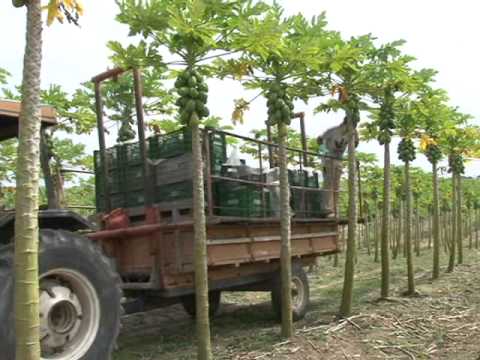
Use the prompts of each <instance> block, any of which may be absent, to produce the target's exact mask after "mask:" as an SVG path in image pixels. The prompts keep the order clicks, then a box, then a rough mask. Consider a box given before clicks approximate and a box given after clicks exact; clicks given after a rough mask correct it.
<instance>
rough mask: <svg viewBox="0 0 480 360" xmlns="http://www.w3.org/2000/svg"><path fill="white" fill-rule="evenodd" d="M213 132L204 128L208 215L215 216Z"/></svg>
mask: <svg viewBox="0 0 480 360" xmlns="http://www.w3.org/2000/svg"><path fill="white" fill-rule="evenodd" d="M209 134H211V133H210V132H209V131H208V130H207V129H204V130H203V146H204V151H205V167H206V182H207V202H208V204H207V209H208V216H213V215H214V213H213V207H214V206H213V205H214V204H213V190H212V161H211V154H210V139H209Z"/></svg>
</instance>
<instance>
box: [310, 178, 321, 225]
mask: <svg viewBox="0 0 480 360" xmlns="http://www.w3.org/2000/svg"><path fill="white" fill-rule="evenodd" d="M306 186H307V187H308V188H313V189H319V188H320V181H319V177H318V173H316V172H314V173H312V174H310V175H309V176H308V178H307V184H306ZM322 199H323V192H322V191H308V196H307V203H306V206H307V208H306V213H307V216H308V217H321V215H322Z"/></svg>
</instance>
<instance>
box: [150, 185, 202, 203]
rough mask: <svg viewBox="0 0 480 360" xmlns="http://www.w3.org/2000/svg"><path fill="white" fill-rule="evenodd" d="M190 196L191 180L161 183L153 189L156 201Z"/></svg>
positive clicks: (182, 198)
mask: <svg viewBox="0 0 480 360" xmlns="http://www.w3.org/2000/svg"><path fill="white" fill-rule="evenodd" d="M191 198H193V183H192V181H191V180H188V181H182V182H178V183H174V184H167V185H161V186H157V187H156V189H155V201H156V202H170V201H176V200H184V199H191Z"/></svg>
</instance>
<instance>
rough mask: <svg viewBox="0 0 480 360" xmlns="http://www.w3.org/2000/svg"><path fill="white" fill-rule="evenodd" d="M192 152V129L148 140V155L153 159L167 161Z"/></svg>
mask: <svg viewBox="0 0 480 360" xmlns="http://www.w3.org/2000/svg"><path fill="white" fill-rule="evenodd" d="M191 151H192V131H191V129H190V128H187V127H185V128H182V129H180V130H177V131H174V132H171V133H168V134H164V135H155V136H152V137H150V138H148V155H149V157H150V158H151V159H166V158H171V157H175V156H178V155H182V154H184V153H186V152H191Z"/></svg>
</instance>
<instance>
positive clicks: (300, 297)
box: [271, 262, 310, 321]
mask: <svg viewBox="0 0 480 360" xmlns="http://www.w3.org/2000/svg"><path fill="white" fill-rule="evenodd" d="M271 299H272V308H273V312H274V313H275V316H276V318H277V319H278V320H281V319H282V282H281V276H280V270H279V271H278V272H277V273H276V274H275V277H274V278H273V280H272V291H271ZM309 304H310V287H309V285H308V278H307V274H306V273H305V271H304V270H303V267H302V265H301V264H300V263H297V262H295V263H293V264H292V316H293V321H298V320H301V319H303V318H304V317H305V314H306V313H307V310H308V306H309Z"/></svg>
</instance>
